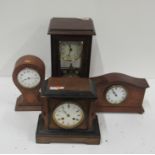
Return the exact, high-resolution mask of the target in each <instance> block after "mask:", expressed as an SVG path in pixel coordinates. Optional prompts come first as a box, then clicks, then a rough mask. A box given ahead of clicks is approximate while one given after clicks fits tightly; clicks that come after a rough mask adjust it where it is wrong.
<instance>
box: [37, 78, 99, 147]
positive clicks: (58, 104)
mask: <svg viewBox="0 0 155 155" xmlns="http://www.w3.org/2000/svg"><path fill="white" fill-rule="evenodd" d="M42 95H43V96H44V101H43V105H42V113H41V115H40V117H39V121H38V127H37V132H36V141H37V142H38V143H50V142H67V143H70V142H72V143H75V142H76V143H87V144H99V143H100V131H99V126H98V120H97V116H96V114H95V111H94V106H95V100H96V93H95V86H94V83H93V82H92V81H91V80H89V79H87V78H82V79H81V78H79V77H67V78H66V77H62V78H58V77H57V78H56V77H55V78H54V77H52V78H49V79H48V80H46V81H45V82H44V84H43V87H42Z"/></svg>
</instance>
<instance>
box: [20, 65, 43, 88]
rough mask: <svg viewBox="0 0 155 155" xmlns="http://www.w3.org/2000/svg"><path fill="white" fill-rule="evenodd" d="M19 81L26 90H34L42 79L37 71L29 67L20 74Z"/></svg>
mask: <svg viewBox="0 0 155 155" xmlns="http://www.w3.org/2000/svg"><path fill="white" fill-rule="evenodd" d="M17 80H18V82H19V84H20V85H21V86H22V87H24V88H34V87H36V86H37V85H38V84H39V83H40V80H41V79H40V75H39V73H38V72H37V71H36V70H34V69H32V68H28V67H27V68H24V69H22V70H21V71H20V72H19V73H18V75H17Z"/></svg>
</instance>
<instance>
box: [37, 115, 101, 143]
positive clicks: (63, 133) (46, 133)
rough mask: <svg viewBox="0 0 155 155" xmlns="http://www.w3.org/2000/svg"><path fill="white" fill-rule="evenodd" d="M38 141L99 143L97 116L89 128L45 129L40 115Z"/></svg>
mask: <svg viewBox="0 0 155 155" xmlns="http://www.w3.org/2000/svg"><path fill="white" fill-rule="evenodd" d="M36 142H37V143H85V144H99V143H100V130H99V125H98V120H97V117H96V118H95V119H94V121H93V126H92V128H91V129H89V130H83V129H74V130H73V129H72V130H68V129H48V130H47V129H45V128H44V120H43V119H42V116H41V115H40V116H39V119H38V126H37V131H36Z"/></svg>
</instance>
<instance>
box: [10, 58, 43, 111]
mask: <svg viewBox="0 0 155 155" xmlns="http://www.w3.org/2000/svg"><path fill="white" fill-rule="evenodd" d="M12 77H13V81H14V83H15V85H16V86H17V88H18V89H19V90H20V91H21V93H22V95H20V96H19V97H18V98H17V102H16V107H15V110H16V111H31V110H32V111H36V110H41V96H40V92H39V90H40V87H41V84H42V82H43V80H44V78H45V65H44V63H43V61H42V60H41V59H40V58H38V57H36V56H33V55H25V56H22V57H20V58H19V59H18V60H17V62H16V64H15V67H14V71H13V75H12Z"/></svg>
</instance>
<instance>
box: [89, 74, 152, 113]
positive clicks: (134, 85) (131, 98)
mask: <svg viewBox="0 0 155 155" xmlns="http://www.w3.org/2000/svg"><path fill="white" fill-rule="evenodd" d="M91 79H92V80H93V81H94V82H95V83H96V89H97V101H96V107H95V111H96V112H134V113H143V112H144V109H143V105H142V103H143V98H144V94H145V89H146V88H148V87H149V85H148V83H147V81H146V80H145V79H143V78H134V77H131V76H128V75H125V74H122V73H109V74H105V75H102V76H99V77H93V78H91ZM112 85H121V86H123V87H124V88H125V89H126V90H127V94H128V96H127V98H126V99H125V100H124V101H123V102H122V103H120V104H115V105H114V104H110V103H108V101H107V100H106V98H105V94H106V91H107V90H108V88H109V87H111V86H112Z"/></svg>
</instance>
